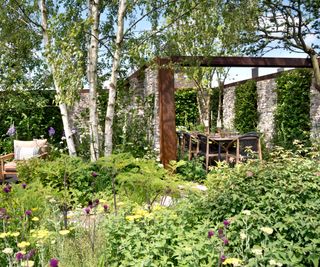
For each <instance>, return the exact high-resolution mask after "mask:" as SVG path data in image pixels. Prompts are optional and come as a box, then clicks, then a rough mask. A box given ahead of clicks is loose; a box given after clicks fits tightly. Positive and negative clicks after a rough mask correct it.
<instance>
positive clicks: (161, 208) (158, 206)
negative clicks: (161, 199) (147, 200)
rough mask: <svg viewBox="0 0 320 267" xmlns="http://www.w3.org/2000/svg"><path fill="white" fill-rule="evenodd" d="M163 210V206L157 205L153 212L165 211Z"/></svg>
mask: <svg viewBox="0 0 320 267" xmlns="http://www.w3.org/2000/svg"><path fill="white" fill-rule="evenodd" d="M163 209H164V207H163V206H161V205H155V206H154V207H153V208H152V210H153V211H157V210H163Z"/></svg>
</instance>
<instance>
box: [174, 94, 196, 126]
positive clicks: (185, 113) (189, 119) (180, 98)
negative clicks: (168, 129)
mask: <svg viewBox="0 0 320 267" xmlns="http://www.w3.org/2000/svg"><path fill="white" fill-rule="evenodd" d="M175 102H176V125H177V126H186V127H189V128H190V127H192V126H194V125H197V123H198V122H199V110H198V106H197V91H196V90H195V89H180V90H177V91H176V93H175Z"/></svg>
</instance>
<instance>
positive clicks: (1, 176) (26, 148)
mask: <svg viewBox="0 0 320 267" xmlns="http://www.w3.org/2000/svg"><path fill="white" fill-rule="evenodd" d="M13 144H14V145H13V146H14V153H10V154H6V155H2V156H0V181H4V180H5V179H6V178H7V177H8V176H11V177H12V176H17V162H21V161H23V160H28V159H31V158H34V157H38V158H44V157H46V155H47V147H48V146H47V139H34V140H32V141H20V140H14V143H13Z"/></svg>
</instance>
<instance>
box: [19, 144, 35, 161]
mask: <svg viewBox="0 0 320 267" xmlns="http://www.w3.org/2000/svg"><path fill="white" fill-rule="evenodd" d="M38 155H39V147H36V146H34V147H24V146H16V147H15V151H14V159H15V160H25V159H30V158H33V157H35V156H38Z"/></svg>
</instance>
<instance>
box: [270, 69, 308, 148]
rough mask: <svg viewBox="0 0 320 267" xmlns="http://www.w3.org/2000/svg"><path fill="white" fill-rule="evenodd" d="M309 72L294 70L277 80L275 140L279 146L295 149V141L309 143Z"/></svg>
mask: <svg viewBox="0 0 320 267" xmlns="http://www.w3.org/2000/svg"><path fill="white" fill-rule="evenodd" d="M310 85H311V72H310V71H309V70H294V71H291V72H287V73H284V74H282V75H281V76H280V77H279V78H277V98H278V100H277V102H278V103H277V109H276V113H275V128H276V129H275V130H276V132H275V133H276V134H275V140H274V142H275V143H276V144H277V145H281V146H283V147H286V148H292V147H293V144H292V143H293V141H294V140H295V139H298V140H302V141H305V142H307V143H308V141H309V136H310Z"/></svg>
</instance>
